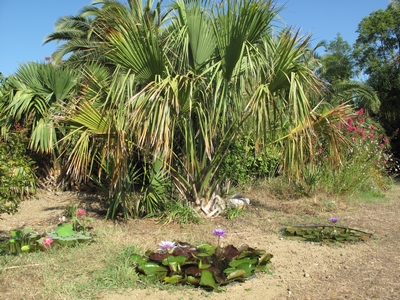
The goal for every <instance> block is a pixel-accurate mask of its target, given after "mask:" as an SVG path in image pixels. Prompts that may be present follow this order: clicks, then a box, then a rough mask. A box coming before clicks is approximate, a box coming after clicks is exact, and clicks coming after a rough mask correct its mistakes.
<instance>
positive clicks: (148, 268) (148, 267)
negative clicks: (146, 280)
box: [138, 261, 168, 278]
mask: <svg viewBox="0 0 400 300" xmlns="http://www.w3.org/2000/svg"><path fill="white" fill-rule="evenodd" d="M138 269H139V270H140V271H142V272H143V273H144V274H146V275H154V276H157V277H158V278H164V277H165V276H166V275H167V273H168V269H167V268H166V267H164V266H160V265H159V264H157V263H155V262H151V261H150V262H146V263H144V264H140V265H139V266H138Z"/></svg>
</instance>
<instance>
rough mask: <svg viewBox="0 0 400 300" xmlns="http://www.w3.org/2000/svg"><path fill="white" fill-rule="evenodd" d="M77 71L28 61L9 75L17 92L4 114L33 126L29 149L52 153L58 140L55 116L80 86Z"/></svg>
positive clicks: (11, 83) (14, 120)
mask: <svg viewBox="0 0 400 300" xmlns="http://www.w3.org/2000/svg"><path fill="white" fill-rule="evenodd" d="M77 78H78V76H77V72H75V71H73V70H71V69H69V68H67V67H65V66H61V65H53V64H41V63H34V62H29V63H27V64H23V65H21V66H20V67H19V69H18V70H17V71H16V72H15V74H14V75H12V76H10V77H9V78H8V83H9V85H10V86H11V88H12V89H13V91H14V93H13V95H12V96H11V97H10V99H9V103H8V105H7V107H5V109H4V110H3V112H2V114H3V115H8V116H11V117H12V119H13V122H19V123H21V125H23V126H25V127H30V128H31V129H30V135H29V136H30V145H29V146H30V148H31V149H33V150H35V151H38V152H43V153H52V152H53V150H54V149H55V148H54V147H55V145H56V143H57V141H58V139H59V137H57V134H59V133H60V131H59V130H57V129H56V126H55V124H54V119H53V117H54V116H55V115H57V112H58V111H60V104H62V103H63V102H64V101H68V100H69V99H70V98H71V97H72V96H73V94H74V92H75V89H76V86H77V83H78V82H77Z"/></svg>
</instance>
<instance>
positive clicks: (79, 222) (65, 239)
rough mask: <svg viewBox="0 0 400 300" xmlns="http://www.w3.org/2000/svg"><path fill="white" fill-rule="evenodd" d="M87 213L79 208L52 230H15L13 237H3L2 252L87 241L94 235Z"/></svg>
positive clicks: (39, 248) (41, 248)
mask: <svg viewBox="0 0 400 300" xmlns="http://www.w3.org/2000/svg"><path fill="white" fill-rule="evenodd" d="M85 214H86V212H85V210H83V209H78V210H76V211H75V213H74V216H73V217H72V218H71V219H67V218H66V217H65V216H62V217H60V218H59V223H58V225H57V227H56V228H55V230H54V231H52V232H38V231H34V230H33V229H32V228H25V229H22V230H13V231H11V237H8V238H3V241H1V242H0V254H18V253H27V252H37V251H46V250H49V249H50V248H58V247H64V246H75V245H78V244H80V243H87V242H89V241H91V240H92V238H93V237H92V236H91V234H90V233H89V231H88V229H87V224H88V223H89V222H91V219H89V218H87V217H86V216H85Z"/></svg>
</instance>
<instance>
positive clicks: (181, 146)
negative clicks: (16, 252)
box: [64, 0, 347, 214]
mask: <svg viewBox="0 0 400 300" xmlns="http://www.w3.org/2000/svg"><path fill="white" fill-rule="evenodd" d="M102 3H103V5H102V7H101V9H99V11H98V13H97V15H96V17H95V19H94V20H93V21H92V22H93V24H97V25H96V26H94V27H92V29H93V34H95V35H96V36H99V37H101V48H100V47H98V48H97V49H101V51H102V55H104V57H105V59H106V60H108V61H111V62H113V63H114V64H115V69H113V70H112V71H110V70H106V69H105V68H104V66H101V65H98V64H91V65H90V66H89V67H88V68H86V69H85V70H84V73H86V74H90V76H86V81H85V84H84V89H83V91H84V92H83V93H82V99H80V101H79V102H77V103H75V104H74V105H73V106H71V107H70V109H69V110H68V111H67V112H66V114H65V117H64V121H65V122H67V123H69V124H71V126H73V128H74V131H72V133H71V134H70V135H69V136H68V139H69V138H70V139H72V140H74V141H78V142H77V143H76V146H75V147H74V150H73V151H72V152H71V156H70V162H71V164H70V170H71V172H75V174H76V175H77V176H85V175H86V174H89V173H90V172H91V169H90V167H88V166H92V165H93V160H96V161H97V162H98V163H99V165H101V166H104V168H105V169H108V173H107V174H109V176H110V180H111V189H110V197H114V199H115V202H113V203H114V204H113V207H114V208H115V207H117V206H118V205H120V204H122V206H123V207H125V208H127V207H128V206H129V205H128V204H127V203H125V202H123V201H122V203H121V199H120V198H118V197H121V196H122V194H121V193H120V192H121V191H122V190H124V189H125V190H127V191H129V188H127V186H129V185H132V184H133V183H132V177H134V175H135V174H134V172H132V168H134V166H132V165H131V162H132V160H131V158H132V156H133V155H134V154H137V153H140V157H141V160H144V161H145V162H147V163H148V162H156V163H158V162H162V165H163V166H164V170H165V171H166V172H168V173H167V174H170V177H171V178H172V180H173V183H174V186H175V188H176V189H177V190H178V191H179V192H180V193H181V194H182V195H183V196H184V197H185V199H187V200H188V201H189V202H192V203H194V204H196V205H204V204H205V203H207V202H209V201H210V200H212V199H213V193H214V192H215V191H216V187H217V185H218V184H219V182H220V181H221V180H222V178H216V177H215V174H216V171H217V170H218V167H219V165H220V164H221V161H222V160H223V158H224V156H225V155H226V151H227V149H228V148H229V146H230V145H231V143H232V142H233V141H234V139H235V138H236V137H237V135H238V133H239V132H240V131H241V130H242V129H243V126H244V124H245V123H246V124H252V127H251V130H252V131H253V132H254V136H255V138H256V139H257V141H258V142H259V143H260V145H262V144H264V145H265V144H267V143H271V142H279V143H280V144H281V145H282V147H283V149H285V154H284V156H283V159H284V167H285V168H286V170H287V171H288V172H289V173H290V174H292V176H295V177H298V176H300V175H299V174H300V172H301V170H302V166H303V165H304V160H305V158H306V157H307V158H308V159H309V158H311V157H312V155H313V154H312V151H311V150H310V149H309V151H308V152H307V149H308V145H309V144H310V141H311V140H312V138H313V136H314V135H315V131H314V130H315V128H322V127H324V128H325V131H323V130H321V132H325V133H326V134H332V133H334V132H335V130H336V127H335V126H333V125H332V123H331V122H329V120H330V119H335V122H340V121H342V120H343V118H344V117H345V114H346V113H347V108H346V107H342V108H341V109H338V110H334V109H332V110H330V111H329V112H325V113H324V114H317V113H316V111H315V110H313V109H312V107H311V105H310V102H309V99H311V98H312V97H315V95H319V94H320V93H321V90H322V88H323V83H322V82H321V81H320V80H319V79H318V77H317V76H315V74H314V72H313V70H312V69H311V68H309V67H308V66H307V65H306V64H305V63H304V59H303V57H304V55H305V53H306V52H307V53H308V51H309V50H308V48H307V44H308V40H309V38H304V39H303V38H299V36H298V34H297V33H295V34H294V35H292V34H291V32H290V30H284V31H283V32H281V33H280V34H279V35H277V36H276V35H275V34H274V30H273V27H272V25H271V24H272V21H273V19H274V18H275V16H276V15H277V13H278V12H279V9H278V8H276V7H275V6H274V3H273V1H272V0H229V1H227V2H218V3H217V2H212V1H199V0H186V1H182V0H178V1H176V2H174V3H173V4H172V9H170V10H167V14H166V15H161V14H160V12H161V8H160V7H161V6H160V3H156V4H155V5H152V4H151V3H149V2H147V4H146V5H145V6H142V5H141V2H140V1H138V0H130V1H129V2H128V6H124V5H122V4H121V3H119V2H116V1H103V2H102ZM152 7H155V9H154V10H152V9H150V8H152ZM107 72H110V73H109V74H107ZM315 125H317V126H315ZM88 137H89V139H88ZM68 139H66V140H68ZM331 145H332V147H333V149H336V150H337V147H336V144H335V141H333V140H332V143H331ZM334 152H335V151H333V152H332V153H334ZM127 174H133V175H132V176H127ZM116 195H117V197H116ZM125 213H126V214H128V213H129V209H125Z"/></svg>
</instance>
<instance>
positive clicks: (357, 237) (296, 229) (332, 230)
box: [281, 225, 372, 243]
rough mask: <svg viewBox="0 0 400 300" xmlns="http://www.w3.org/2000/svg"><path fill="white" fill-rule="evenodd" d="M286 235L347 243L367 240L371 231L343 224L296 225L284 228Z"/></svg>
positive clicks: (309, 239) (305, 239)
mask: <svg viewBox="0 0 400 300" xmlns="http://www.w3.org/2000/svg"><path fill="white" fill-rule="evenodd" d="M281 231H282V233H283V235H284V236H286V237H288V238H291V239H296V240H301V241H308V242H325V243H345V242H360V241H367V240H369V239H371V238H372V235H371V234H370V233H367V232H364V231H360V230H356V229H352V228H348V227H342V226H332V225H297V226H296V225H294V226H287V227H285V228H283V229H282V230H281Z"/></svg>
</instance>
